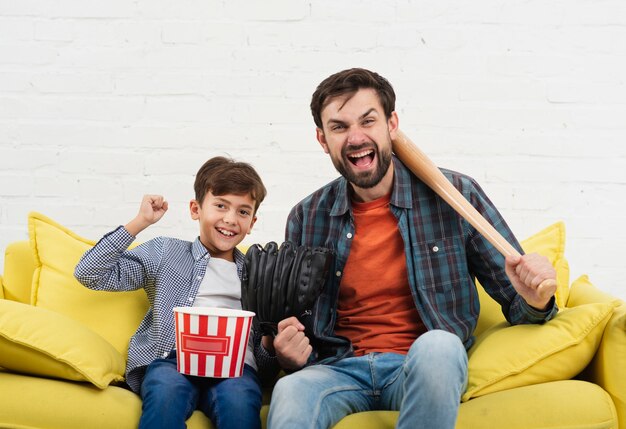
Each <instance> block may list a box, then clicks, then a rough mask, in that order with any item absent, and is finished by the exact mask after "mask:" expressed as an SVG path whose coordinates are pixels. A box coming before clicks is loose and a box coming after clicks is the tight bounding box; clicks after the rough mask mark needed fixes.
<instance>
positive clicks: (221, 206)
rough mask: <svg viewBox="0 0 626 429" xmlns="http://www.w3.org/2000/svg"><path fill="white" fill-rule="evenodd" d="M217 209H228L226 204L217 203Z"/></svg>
mask: <svg viewBox="0 0 626 429" xmlns="http://www.w3.org/2000/svg"><path fill="white" fill-rule="evenodd" d="M215 207H217V208H218V209H223V208H226V206H225V205H224V204H222V203H216V204H215Z"/></svg>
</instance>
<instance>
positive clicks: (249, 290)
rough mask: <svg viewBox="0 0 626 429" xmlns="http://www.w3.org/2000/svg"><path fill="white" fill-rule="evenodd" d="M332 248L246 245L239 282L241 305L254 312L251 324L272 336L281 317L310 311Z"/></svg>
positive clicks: (328, 264)
mask: <svg viewBox="0 0 626 429" xmlns="http://www.w3.org/2000/svg"><path fill="white" fill-rule="evenodd" d="M332 255H333V253H332V251H331V250H329V249H326V248H323V247H307V246H296V245H294V244H293V243H292V242H290V241H285V242H284V243H283V244H281V246H280V247H278V245H277V244H276V243H275V242H273V241H271V242H269V243H267V244H266V245H265V248H263V247H261V245H259V244H254V245H252V246H250V248H249V249H248V252H247V253H246V259H245V264H244V271H243V278H242V281H241V305H242V308H243V309H244V310H248V311H253V312H255V313H256V317H255V325H257V327H259V328H260V329H261V331H263V333H264V334H266V335H270V334H271V335H276V333H277V325H278V322H280V321H281V320H283V319H285V318H287V317H291V316H296V317H297V318H301V317H303V316H305V315H308V314H311V310H312V308H313V305H314V304H315V300H316V299H317V297H318V296H319V295H320V293H321V291H322V288H323V287H324V285H325V284H326V279H327V278H328V270H329V269H330V263H331V260H332Z"/></svg>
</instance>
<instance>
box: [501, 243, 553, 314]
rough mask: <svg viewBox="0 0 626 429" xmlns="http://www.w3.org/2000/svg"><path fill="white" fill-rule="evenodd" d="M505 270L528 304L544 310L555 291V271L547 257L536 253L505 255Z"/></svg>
mask: <svg viewBox="0 0 626 429" xmlns="http://www.w3.org/2000/svg"><path fill="white" fill-rule="evenodd" d="M505 270H506V274H507V275H508V276H509V279H510V280H511V283H512V284H513V287H514V288H515V290H516V291H517V293H519V294H520V295H521V296H522V298H524V300H525V301H526V302H527V303H528V305H530V306H531V307H534V308H536V309H537V310H546V307H547V305H548V303H549V302H550V299H551V298H552V296H554V293H555V292H556V271H555V270H554V268H553V267H552V265H551V264H550V261H549V260H548V258H546V257H545V256H541V255H539V254H537V253H530V254H527V255H522V256H521V257H520V256H507V257H506V262H505Z"/></svg>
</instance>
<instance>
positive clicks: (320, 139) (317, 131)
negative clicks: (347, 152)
mask: <svg viewBox="0 0 626 429" xmlns="http://www.w3.org/2000/svg"><path fill="white" fill-rule="evenodd" d="M315 137H316V138H317V141H318V142H319V143H320V145H321V146H322V149H324V153H328V143H326V136H325V135H324V130H322V129H321V128H319V127H318V128H316V129H315Z"/></svg>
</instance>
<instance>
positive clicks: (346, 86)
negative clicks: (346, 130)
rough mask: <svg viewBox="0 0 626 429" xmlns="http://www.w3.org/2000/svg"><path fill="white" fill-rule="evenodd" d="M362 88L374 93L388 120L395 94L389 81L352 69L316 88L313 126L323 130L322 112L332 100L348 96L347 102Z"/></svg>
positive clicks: (370, 73) (371, 73)
mask: <svg viewBox="0 0 626 429" xmlns="http://www.w3.org/2000/svg"><path fill="white" fill-rule="evenodd" d="M363 88H372V89H374V90H375V91H376V93H377V94H378V98H379V99H380V104H381V105H382V107H383V111H384V113H385V117H386V118H387V119H389V118H390V117H391V113H392V112H393V111H394V110H395V109H396V93H395V92H394V91H393V88H392V86H391V84H390V83H389V81H388V80H387V79H385V78H384V77H382V76H381V75H379V74H378V73H375V72H372V71H369V70H366V69H362V68H352V69H347V70H343V71H340V72H339V73H335V74H333V75H331V76H329V77H327V78H326V79H324V80H323V81H322V83H320V84H319V85H318V86H317V89H316V90H315V92H314V93H313V97H312V98H311V113H312V114H313V121H315V125H317V127H318V128H321V129H323V128H324V127H323V126H322V125H323V124H322V110H323V109H324V107H326V105H327V104H328V103H330V101H331V100H332V99H333V98H335V97H338V96H341V95H345V94H348V95H349V97H348V100H349V99H350V98H352V96H353V95H354V94H356V92H357V91H358V90H359V89H363Z"/></svg>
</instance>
